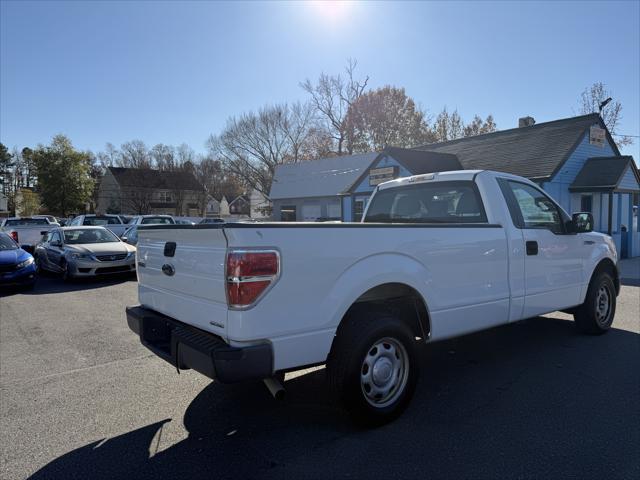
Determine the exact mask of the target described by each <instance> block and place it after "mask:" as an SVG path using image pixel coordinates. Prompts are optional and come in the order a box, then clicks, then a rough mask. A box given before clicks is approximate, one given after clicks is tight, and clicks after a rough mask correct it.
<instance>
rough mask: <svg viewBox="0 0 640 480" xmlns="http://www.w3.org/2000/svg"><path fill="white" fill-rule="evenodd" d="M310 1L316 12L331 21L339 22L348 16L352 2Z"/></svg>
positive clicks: (344, 0) (333, 0) (338, 0)
mask: <svg viewBox="0 0 640 480" xmlns="http://www.w3.org/2000/svg"><path fill="white" fill-rule="evenodd" d="M310 3H311V6H312V7H313V10H314V13H316V14H318V15H319V16H322V17H323V18H325V19H327V20H329V21H331V22H337V21H340V20H341V19H343V18H344V17H345V16H346V14H347V12H348V10H349V9H350V7H351V3H352V2H350V1H346V0H313V1H311V2H310Z"/></svg>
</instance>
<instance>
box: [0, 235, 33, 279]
mask: <svg viewBox="0 0 640 480" xmlns="http://www.w3.org/2000/svg"><path fill="white" fill-rule="evenodd" d="M37 277H38V272H37V268H36V264H35V262H34V261H33V256H32V255H31V254H30V253H28V252H25V251H24V250H23V249H21V248H20V245H18V244H17V243H16V242H14V241H13V238H11V237H10V236H9V235H7V234H6V233H3V232H0V289H1V288H3V287H5V286H8V285H22V286H25V287H31V286H33V284H34V283H35V282H36V279H37Z"/></svg>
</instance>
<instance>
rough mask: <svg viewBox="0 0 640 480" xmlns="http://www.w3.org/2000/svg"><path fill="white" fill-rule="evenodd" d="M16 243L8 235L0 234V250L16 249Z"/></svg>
mask: <svg viewBox="0 0 640 480" xmlns="http://www.w3.org/2000/svg"><path fill="white" fill-rule="evenodd" d="M17 248H18V245H17V244H16V242H14V241H13V240H12V239H11V237H9V235H4V234H3V235H0V250H17Z"/></svg>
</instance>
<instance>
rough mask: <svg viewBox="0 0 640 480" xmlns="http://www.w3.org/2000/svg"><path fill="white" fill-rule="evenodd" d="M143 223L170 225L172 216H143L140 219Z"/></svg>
mask: <svg viewBox="0 0 640 480" xmlns="http://www.w3.org/2000/svg"><path fill="white" fill-rule="evenodd" d="M142 224H143V225H159V224H161V225H172V224H173V218H171V217H144V218H143V219H142Z"/></svg>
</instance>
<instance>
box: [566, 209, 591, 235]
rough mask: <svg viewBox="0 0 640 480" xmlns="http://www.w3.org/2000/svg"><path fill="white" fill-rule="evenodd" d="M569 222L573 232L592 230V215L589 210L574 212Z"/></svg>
mask: <svg viewBox="0 0 640 480" xmlns="http://www.w3.org/2000/svg"><path fill="white" fill-rule="evenodd" d="M571 223H572V225H573V231H574V232H575V233H587V232H591V231H593V215H592V214H590V213H589V212H580V213H574V214H573V215H572V216H571Z"/></svg>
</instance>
